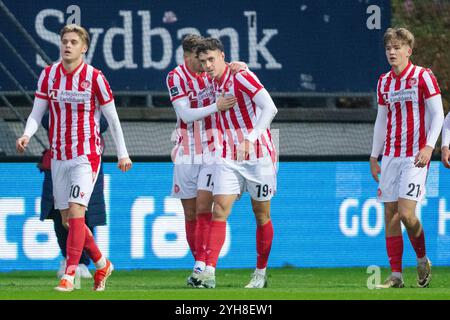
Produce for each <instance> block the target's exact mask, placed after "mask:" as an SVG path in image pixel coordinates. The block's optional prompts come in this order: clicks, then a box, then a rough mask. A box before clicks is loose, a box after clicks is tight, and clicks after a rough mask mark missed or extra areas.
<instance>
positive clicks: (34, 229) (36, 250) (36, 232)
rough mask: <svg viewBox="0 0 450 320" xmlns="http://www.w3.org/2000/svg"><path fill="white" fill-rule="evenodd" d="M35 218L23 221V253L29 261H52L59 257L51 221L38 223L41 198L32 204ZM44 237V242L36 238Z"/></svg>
mask: <svg viewBox="0 0 450 320" xmlns="http://www.w3.org/2000/svg"><path fill="white" fill-rule="evenodd" d="M34 211H35V213H36V215H37V216H36V217H32V218H30V219H27V220H26V221H25V224H24V226H23V233H22V237H23V252H24V254H25V256H26V257H27V258H29V259H31V260H41V259H42V260H44V259H48V260H53V259H55V258H56V257H58V256H59V252H60V249H59V245H58V239H57V238H56V234H55V229H54V227H53V221H52V220H50V219H47V220H44V221H40V220H39V214H40V212H41V198H40V197H39V198H36V201H35V203H34ZM40 235H41V236H44V237H45V238H46V241H39V240H38V236H40Z"/></svg>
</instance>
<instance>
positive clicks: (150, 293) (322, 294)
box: [0, 267, 450, 300]
mask: <svg viewBox="0 0 450 320" xmlns="http://www.w3.org/2000/svg"><path fill="white" fill-rule="evenodd" d="M251 272H252V270H249V269H226V270H221V269H219V270H218V271H217V274H216V281H217V287H216V288H215V289H193V288H189V287H187V286H186V282H185V280H186V278H187V276H188V275H189V271H188V270H163V271H162V270H133V271H120V270H118V271H114V273H113V274H112V276H111V277H110V278H109V279H108V282H107V287H106V291H104V292H92V291H91V288H92V283H93V280H92V279H83V280H82V287H81V289H80V290H75V291H74V292H70V293H61V292H56V291H55V290H53V287H54V286H56V285H57V282H58V281H57V278H56V275H55V272H54V271H14V272H5V273H0V299H1V300H4V299H8V300H16V299H25V300H27V299H44V300H45V299H58V300H66V299H68V300H71V299H76V300H84V299H86V300H103V299H107V300H109V299H114V300H129V299H131V300H328V299H333V300H335V299H337V300H405V299H414V300H416V299H421V300H422V299H423V300H441V299H442V300H444V299H445V300H448V299H450V268H449V267H434V268H433V280H432V282H431V284H430V287H429V288H417V287H416V270H415V268H407V269H405V270H404V281H405V288H403V289H385V290H369V289H368V288H367V285H366V282H367V279H368V277H369V274H367V273H366V269H365V268H339V269H318V268H317V269H316V268H313V269H306V268H305V269H304V268H280V269H269V273H268V274H269V278H268V280H269V286H268V288H265V289H260V290H255V289H254V290H252V289H244V288H243V287H244V286H245V285H246V284H247V282H248V281H249V279H250V275H251ZM387 275H388V270H387V269H382V280H384V278H385V277H386V276H387Z"/></svg>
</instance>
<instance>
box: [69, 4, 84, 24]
mask: <svg viewBox="0 0 450 320" xmlns="http://www.w3.org/2000/svg"><path fill="white" fill-rule="evenodd" d="M66 13H67V14H70V13H72V15H71V16H69V17H68V18H67V20H66V23H67V24H72V23H73V24H77V25H79V26H80V25H81V9H80V7H79V6H77V5H74V4H73V5H71V6H68V7H67V10H66Z"/></svg>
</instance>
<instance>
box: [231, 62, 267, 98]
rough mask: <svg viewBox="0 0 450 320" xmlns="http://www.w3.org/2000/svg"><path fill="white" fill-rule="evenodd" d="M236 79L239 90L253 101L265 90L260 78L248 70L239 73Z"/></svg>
mask: <svg viewBox="0 0 450 320" xmlns="http://www.w3.org/2000/svg"><path fill="white" fill-rule="evenodd" d="M234 78H235V80H236V83H237V84H238V89H239V90H241V91H243V92H245V93H246V94H247V95H248V96H249V97H250V98H251V99H253V97H254V96H255V95H256V94H257V93H258V92H259V91H260V90H261V89H262V88H264V86H263V85H262V84H261V82H260V81H259V79H258V77H257V76H256V75H255V74H254V73H253V72H251V71H250V70H248V69H246V70H242V71H239V72H238V73H236V75H235V76H234Z"/></svg>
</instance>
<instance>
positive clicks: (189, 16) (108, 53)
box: [0, 0, 391, 93]
mask: <svg viewBox="0 0 450 320" xmlns="http://www.w3.org/2000/svg"><path fill="white" fill-rule="evenodd" d="M75 2H76V6H74V1H61V0H46V1H16V0H3V3H4V4H5V5H6V6H7V7H8V8H9V10H10V11H11V13H12V14H14V15H15V17H16V18H17V20H18V21H19V22H20V23H21V24H22V25H23V26H24V28H25V30H26V31H27V32H28V33H29V35H30V36H31V37H32V38H33V39H34V40H35V41H36V43H37V44H38V45H39V46H40V47H41V48H42V49H43V50H44V51H45V52H46V54H47V55H48V56H49V57H50V59H51V60H53V61H57V60H58V59H59V36H58V34H59V31H60V30H61V28H62V27H63V26H64V25H65V24H66V23H73V22H77V23H81V25H83V26H85V27H86V28H87V29H88V31H89V33H90V35H91V40H92V41H91V47H90V49H89V51H88V53H87V55H86V61H87V62H89V63H92V64H93V65H94V66H95V67H97V68H99V69H101V70H102V71H103V73H104V74H105V75H106V77H107V79H108V80H109V82H110V84H111V88H112V89H113V91H128V90H130V91H142V90H149V91H164V92H165V91H166V90H167V89H166V87H165V78H166V75H167V73H168V72H169V71H170V70H172V69H173V68H174V67H175V66H176V65H177V64H179V63H181V62H182V48H181V39H182V37H183V35H185V34H187V33H193V32H195V33H199V34H202V35H205V36H215V37H220V39H221V40H222V41H223V43H224V46H225V55H226V59H227V60H241V61H245V62H246V63H247V64H248V65H249V67H250V69H251V70H253V71H255V72H256V74H257V75H258V77H259V78H260V80H261V81H262V83H263V84H264V85H265V87H266V88H268V90H269V91H277V92H313V93H314V92H318V93H320V92H347V91H349V92H374V91H375V87H376V83H377V80H378V77H379V75H380V74H381V73H383V72H385V71H386V70H388V65H387V62H386V58H385V52H384V48H383V43H382V37H383V33H384V31H385V30H386V28H387V27H388V26H389V23H390V18H391V13H390V11H391V8H390V1H388V0H378V1H361V0H346V1H334V0H321V1H317V0H302V1H297V0H286V1H273V0H272V1H259V0H252V1H239V0H226V1H225V0H218V1H214V5H211V4H209V5H208V4H207V3H206V2H205V1H204V0H189V1H178V0H165V1H108V5H107V6H105V5H104V4H103V3H101V2H98V1H91V0H79V1H75ZM99 12H101V14H99ZM0 30H2V32H3V34H4V35H5V37H6V38H7V39H8V40H9V41H10V42H11V44H12V45H13V46H14V47H15V49H16V50H17V52H18V53H19V54H20V55H22V57H23V58H24V59H25V60H26V61H27V62H28V63H29V64H30V65H31V67H32V68H33V69H34V70H35V72H37V73H39V72H40V70H41V69H42V67H43V66H45V65H46V64H45V63H44V62H43V60H42V59H41V58H40V57H38V56H37V54H36V52H35V51H34V50H33V49H32V47H31V45H30V44H29V43H28V42H27V41H25V38H24V37H23V36H22V34H21V33H19V32H18V30H17V28H16V27H15V26H14V25H13V24H12V23H11V20H10V19H9V18H8V17H7V16H6V15H5V14H4V13H3V12H2V11H1V10H0ZM0 56H1V57H2V62H3V63H4V64H5V66H6V67H7V68H8V69H9V70H10V71H11V72H12V73H13V74H14V76H15V77H16V78H17V79H18V80H19V81H20V83H21V85H22V86H23V87H24V88H25V89H27V90H30V91H32V90H35V88H36V82H37V81H36V80H35V79H34V78H33V77H32V76H31V75H30V73H29V72H28V71H27V70H26V68H25V67H24V66H23V65H22V64H21V63H20V61H19V59H18V58H17V57H16V56H15V55H14V54H12V53H11V51H10V50H9V49H8V48H7V46H6V45H5V44H4V43H3V41H1V40H0ZM136 79H139V81H136ZM9 90H18V89H17V87H15V85H14V83H13V82H12V81H11V80H10V79H9V78H8V77H7V76H6V75H5V74H4V73H3V72H0V91H9Z"/></svg>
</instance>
